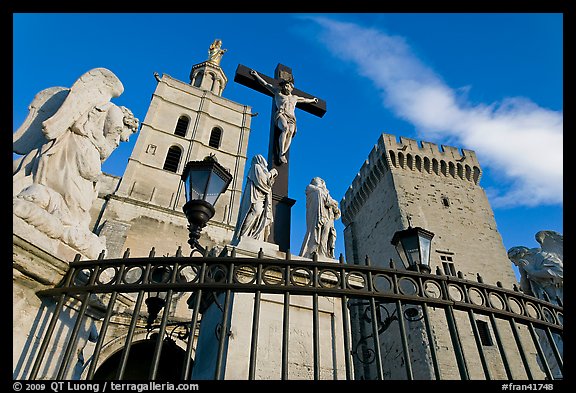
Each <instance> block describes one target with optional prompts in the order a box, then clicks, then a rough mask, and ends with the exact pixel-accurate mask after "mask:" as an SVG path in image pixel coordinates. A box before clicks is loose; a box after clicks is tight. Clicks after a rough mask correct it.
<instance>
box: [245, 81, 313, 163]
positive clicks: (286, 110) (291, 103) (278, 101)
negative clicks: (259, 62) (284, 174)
mask: <svg viewBox="0 0 576 393" xmlns="http://www.w3.org/2000/svg"><path fill="white" fill-rule="evenodd" d="M250 75H252V76H253V77H254V78H255V79H256V80H257V81H258V82H260V84H262V85H263V86H264V87H266V88H267V89H268V90H269V91H270V92H271V93H272V94H273V95H274V103H275V105H276V113H275V114H274V122H275V124H276V126H277V127H278V128H279V129H280V136H279V137H278V147H277V149H278V159H279V161H280V162H281V163H283V164H286V163H287V162H288V160H287V159H286V153H287V152H288V149H290V144H291V143H292V138H293V137H294V135H296V115H295V114H294V110H295V109H296V104H298V103H299V102H304V103H318V98H316V97H314V98H305V97H300V96H297V95H294V94H292V90H294V84H293V83H292V82H291V81H288V80H282V81H281V82H280V83H279V84H278V87H275V86H274V85H272V84H270V83H268V82H266V81H265V80H264V79H263V78H262V77H261V76H260V75H259V74H258V73H257V72H256V71H254V70H250Z"/></svg>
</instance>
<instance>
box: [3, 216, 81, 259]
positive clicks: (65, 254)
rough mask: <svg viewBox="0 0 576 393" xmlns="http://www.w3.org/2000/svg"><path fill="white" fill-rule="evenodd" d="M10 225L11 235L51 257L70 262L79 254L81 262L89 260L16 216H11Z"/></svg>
mask: <svg viewBox="0 0 576 393" xmlns="http://www.w3.org/2000/svg"><path fill="white" fill-rule="evenodd" d="M12 223H13V224H12V233H13V235H14V236H17V237H19V238H21V239H23V240H25V241H27V242H28V243H30V244H33V245H34V246H35V247H36V248H38V249H41V250H42V251H44V252H46V253H47V254H50V255H52V256H53V257H56V258H58V259H61V260H63V261H67V262H71V261H73V260H74V258H75V257H76V254H80V259H81V260H82V259H83V260H86V259H91V258H88V257H87V256H85V255H83V254H82V253H80V252H79V251H78V250H75V249H73V248H72V247H70V246H68V245H67V244H64V243H63V242H62V241H60V240H58V239H53V238H51V237H49V236H47V235H46V234H45V233H42V232H40V231H39V230H38V229H36V228H35V227H34V226H32V225H30V224H28V223H27V222H26V221H24V220H23V219H21V218H20V217H18V216H15V215H12Z"/></svg>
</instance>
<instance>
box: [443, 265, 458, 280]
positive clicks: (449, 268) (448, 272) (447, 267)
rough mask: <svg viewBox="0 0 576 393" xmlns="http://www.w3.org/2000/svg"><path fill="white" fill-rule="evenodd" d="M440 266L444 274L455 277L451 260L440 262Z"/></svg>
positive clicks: (454, 269)
mask: <svg viewBox="0 0 576 393" xmlns="http://www.w3.org/2000/svg"><path fill="white" fill-rule="evenodd" d="M442 267H443V268H444V274H445V275H447V276H453V277H456V268H455V267H454V264H453V263H452V262H442Z"/></svg>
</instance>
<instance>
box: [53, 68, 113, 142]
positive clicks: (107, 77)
mask: <svg viewBox="0 0 576 393" xmlns="http://www.w3.org/2000/svg"><path fill="white" fill-rule="evenodd" d="M123 92H124V86H123V85H122V82H120V79H118V77H117V76H116V75H114V73H113V72H112V71H110V70H108V69H106V68H94V69H92V70H90V71H88V72H86V73H85V74H84V75H82V76H81V77H80V78H78V80H76V82H74V84H73V85H72V87H71V88H70V93H69V94H68V96H67V97H66V99H65V100H64V102H63V103H62V106H61V107H60V109H59V110H58V112H56V113H55V114H54V115H53V116H52V117H50V118H49V119H47V120H45V121H44V122H43V123H42V125H43V131H44V134H45V135H46V138H47V139H48V140H51V139H54V138H57V137H59V136H60V135H62V134H63V133H64V132H66V130H68V128H70V127H71V126H72V125H73V124H74V122H75V121H76V120H78V119H79V118H80V116H82V114H84V113H85V112H87V111H89V110H90V109H91V108H93V107H94V106H96V105H100V104H103V103H106V102H108V101H110V100H111V99H112V98H114V97H118V96H120V94H122V93H123Z"/></svg>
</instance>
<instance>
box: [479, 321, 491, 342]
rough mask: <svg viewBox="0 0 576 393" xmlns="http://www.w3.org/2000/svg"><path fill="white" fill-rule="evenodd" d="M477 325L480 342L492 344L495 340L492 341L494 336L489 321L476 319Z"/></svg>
mask: <svg viewBox="0 0 576 393" xmlns="http://www.w3.org/2000/svg"><path fill="white" fill-rule="evenodd" d="M476 326H477V327H478V334H479V335H480V342H482V345H486V346H492V345H494V342H493V341H492V336H491V335H490V328H489V327H488V322H485V321H481V320H479V319H477V320H476Z"/></svg>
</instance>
